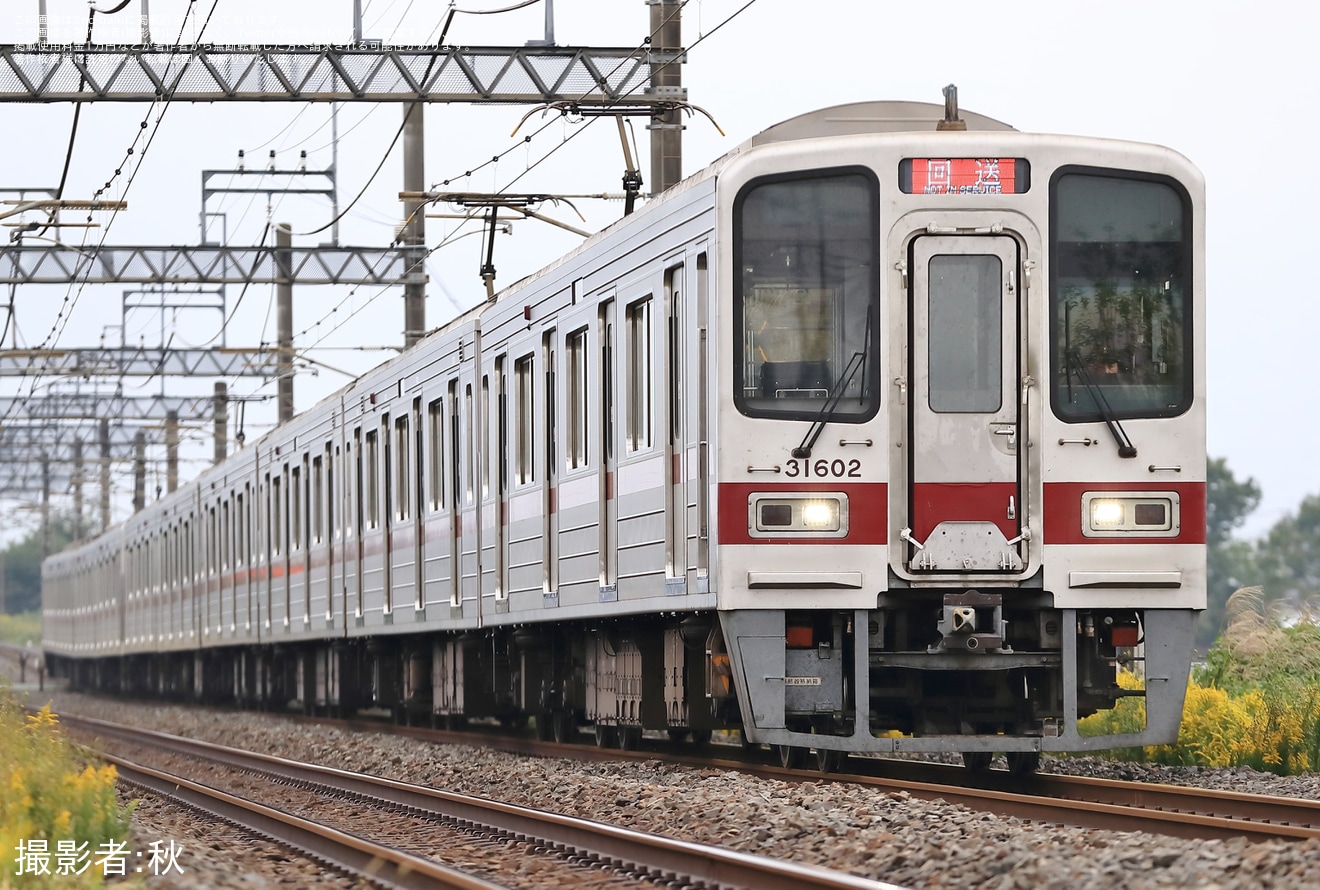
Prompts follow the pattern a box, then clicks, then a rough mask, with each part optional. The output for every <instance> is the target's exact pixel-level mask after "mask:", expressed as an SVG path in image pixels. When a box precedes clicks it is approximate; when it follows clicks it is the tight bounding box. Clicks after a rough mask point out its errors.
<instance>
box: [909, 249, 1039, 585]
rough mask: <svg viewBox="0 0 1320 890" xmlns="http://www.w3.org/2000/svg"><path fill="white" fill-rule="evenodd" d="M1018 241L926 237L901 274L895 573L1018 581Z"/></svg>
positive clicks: (1020, 489)
mask: <svg viewBox="0 0 1320 890" xmlns="http://www.w3.org/2000/svg"><path fill="white" fill-rule="evenodd" d="M1019 265H1020V257H1019V248H1018V244H1017V242H1016V241H1015V240H1014V239H1012V238H1010V237H1006V236H984V235H982V236H972V235H963V236H958V235H929V236H922V237H920V238H918V239H916V241H915V242H914V243H913V247H912V264H911V270H912V274H911V279H910V280H911V282H912V284H911V293H910V304H909V305H910V316H909V317H910V321H911V328H910V330H911V353H910V355H911V363H912V367H911V378H910V379H911V381H912V393H911V397H910V399H909V405H910V406H911V408H910V412H911V413H910V417H909V421H910V423H911V439H912V447H911V449H910V450H909V458H908V459H909V461H910V466H909V476H908V478H909V479H910V481H911V482H910V490H909V492H908V495H909V504H908V507H909V522H908V530H907V531H905V533H904V538H905V539H906V540H907V542H908V544H909V546H908V547H907V548H906V555H905V560H906V566H905V568H907V569H908V570H909V571H913V572H949V571H957V572H969V571H972V572H986V571H990V572H1018V571H1021V569H1022V559H1021V556H1020V554H1019V552H1018V542H1019V535H1020V527H1021V526H1020V516H1021V506H1022V478H1021V467H1022V462H1021V460H1020V459H1019V450H1020V449H1019V443H1020V442H1021V440H1022V436H1021V423H1022V418H1021V417H1020V416H1019V407H1018V399H1017V398H1016V397H1015V396H1016V380H1017V379H1018V376H1019V375H1018V362H1019V357H1018V347H1017V343H1018V339H1019V338H1018V330H1019V324H1020V319H1019V298H1018V285H1017V281H1018V269H1019Z"/></svg>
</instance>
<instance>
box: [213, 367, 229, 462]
mask: <svg viewBox="0 0 1320 890" xmlns="http://www.w3.org/2000/svg"><path fill="white" fill-rule="evenodd" d="M211 414H212V416H213V417H214V419H215V433H214V436H215V452H214V454H212V456H211V460H212V461H213V462H214V463H217V464H218V463H220V462H221V461H223V460H224V459H225V454H226V453H227V452H228V451H229V387H228V386H226V385H225V384H223V383H217V384H216V385H215V395H214V396H212V402H211Z"/></svg>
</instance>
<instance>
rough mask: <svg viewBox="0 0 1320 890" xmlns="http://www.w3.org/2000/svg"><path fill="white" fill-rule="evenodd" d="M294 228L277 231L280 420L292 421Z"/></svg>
mask: <svg viewBox="0 0 1320 890" xmlns="http://www.w3.org/2000/svg"><path fill="white" fill-rule="evenodd" d="M292 247H293V229H291V228H290V227H289V224H288V223H280V224H279V225H278V226H277V227H276V228H275V268H276V270H277V271H278V274H279V279H278V283H277V284H276V285H275V303H276V306H275V320H276V326H277V328H278V338H279V343H278V350H279V354H278V356H277V357H276V362H275V369H276V371H275V372H276V375H277V378H278V379H277V381H276V382H277V384H278V392H279V421H280V423H284V422H285V421H288V420H292V419H293V251H292V249H291V248H292Z"/></svg>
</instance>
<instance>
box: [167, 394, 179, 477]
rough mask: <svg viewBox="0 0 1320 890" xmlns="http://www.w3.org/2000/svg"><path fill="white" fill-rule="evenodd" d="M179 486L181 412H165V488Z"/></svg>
mask: <svg viewBox="0 0 1320 890" xmlns="http://www.w3.org/2000/svg"><path fill="white" fill-rule="evenodd" d="M178 488H179V412H178V411H172V410H171V411H166V412H165V490H166V491H167V492H169V493H171V494H173V493H174V492H175V491H177V490H178Z"/></svg>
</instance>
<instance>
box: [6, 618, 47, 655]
mask: <svg viewBox="0 0 1320 890" xmlns="http://www.w3.org/2000/svg"><path fill="white" fill-rule="evenodd" d="M28 642H31V643H32V646H33V647H34V648H37V647H40V646H41V614H40V613H39V612H20V613H19V614H17V615H0V643H14V644H16V645H19V646H23V645H26V644H27V643H28Z"/></svg>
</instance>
